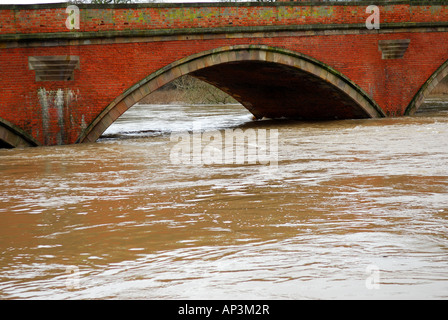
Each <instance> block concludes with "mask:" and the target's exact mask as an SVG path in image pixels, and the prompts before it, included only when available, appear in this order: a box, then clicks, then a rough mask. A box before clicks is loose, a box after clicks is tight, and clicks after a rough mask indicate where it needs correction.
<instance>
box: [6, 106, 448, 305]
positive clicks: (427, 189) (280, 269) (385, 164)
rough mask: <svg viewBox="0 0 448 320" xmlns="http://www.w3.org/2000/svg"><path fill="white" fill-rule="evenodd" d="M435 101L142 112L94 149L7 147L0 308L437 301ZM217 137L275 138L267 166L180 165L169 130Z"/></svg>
mask: <svg viewBox="0 0 448 320" xmlns="http://www.w3.org/2000/svg"><path fill="white" fill-rule="evenodd" d="M431 106H432V108H428V109H427V110H426V111H425V112H422V113H420V114H418V115H416V116H413V117H402V118H388V119H369V120H340V121H326V122H300V121H295V122H294V121H286V120H285V121H269V120H265V121H255V122H254V121H252V120H251V117H250V115H249V114H248V112H247V111H245V109H243V108H242V107H240V106H236V105H223V106H204V105H203V106H185V105H137V106H135V107H133V108H131V109H130V110H129V111H128V112H127V113H125V115H123V117H121V118H120V119H119V120H118V121H117V122H116V123H114V125H112V126H111V127H110V128H109V129H108V130H107V131H106V133H105V135H104V136H103V137H102V138H101V139H100V140H99V141H97V142H96V143H91V144H83V145H70V146H55V147H38V148H26V149H10V150H9V149H1V150H0V174H1V180H0V219H1V223H0V252H1V256H0V299H337V298H340V299H359V298H361V299H364V298H365V299H370V298H386V299H402V298H412V299H414V298H415V299H426V298H435V299H439V298H444V299H446V298H448V105H447V104H444V103H441V102H439V101H432V103H431V104H430V107H431ZM195 127H196V128H198V127H200V128H201V131H200V132H199V133H197V131H194V129H195ZM226 129H227V131H231V130H234V132H235V130H236V129H241V130H242V132H248V130H252V131H250V132H252V133H255V134H259V133H267V134H268V135H267V138H266V140H267V141H268V142H269V141H270V140H269V139H271V138H272V139H273V138H274V137H277V141H276V142H277V146H276V147H277V152H276V153H275V156H276V158H275V160H276V161H275V163H274V162H269V163H266V162H264V163H262V162H261V161H258V162H257V161H255V162H252V163H249V161H243V162H241V161H240V162H238V163H236V162H237V161H233V162H232V161H221V162H212V163H206V162H204V161H202V162H201V161H199V162H194V161H190V162H188V161H173V148H176V147H179V144H178V140H173V139H172V137H173V134H180V135H181V136H182V135H183V137H186V136H191V137H193V135H194V134H195V132H196V134H197V135H198V134H199V135H201V134H206V133H207V132H213V133H214V134H215V138H214V139H215V140H214V141H215V142H216V134H224V133H225V132H226ZM273 132H276V134H277V135H269V134H270V133H273ZM258 137H259V136H258ZM262 140H263V139H260V140H256V141H258V142H260V141H262ZM192 141H193V140H192ZM211 141H212V139H209V140H206V141H205V144H206V145H207V142H208V143H209V146H210V144H211ZM256 141H255V142H256ZM202 142H204V141H202ZM235 143H243V144H244V147H245V148H249V146H250V144H251V143H254V141H252V142H251V141H249V139H248V140H244V141H240V142H235ZM217 146H218V147H217ZM261 147H262V146H261ZM257 148H258V149H257ZM255 149H256V150H259V149H260V146H256V148H255ZM181 150H184V151H185V150H186V149H181ZM212 150H214V151H215V152H218V153H219V152H221V151H222V150H219V144H215V145H213V149H212ZM202 151H203V149H201V152H202ZM209 151H210V150H209ZM215 154H216V153H215ZM227 160H228V159H227ZM274 164H275V165H274Z"/></svg>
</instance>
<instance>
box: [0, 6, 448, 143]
mask: <svg viewBox="0 0 448 320" xmlns="http://www.w3.org/2000/svg"><path fill="white" fill-rule="evenodd" d="M371 4H375V5H377V7H378V8H379V14H380V20H379V21H380V28H379V29H368V28H367V27H366V19H367V18H368V17H369V16H371V15H372V13H373V12H372V13H371V12H370V11H369V12H366V8H367V7H368V6H369V5H371ZM69 14H71V15H70V18H73V19H68V17H69ZM76 14H77V12H76V11H71V10H68V11H67V4H52V5H48V4H47V5H32V6H13V5H9V6H8V5H3V6H0V145H1V146H6V147H11V146H12V147H15V146H37V145H56V144H71V143H81V142H89V141H95V140H96V139H97V138H99V137H100V136H101V134H102V133H103V132H104V131H105V130H106V128H107V127H108V126H109V125H110V124H112V123H113V122H114V121H115V120H116V119H117V118H118V117H119V116H120V115H121V114H123V112H125V111H126V110H127V109H128V108H130V107H131V106H132V105H134V104H135V103H136V102H138V101H139V100H140V99H142V98H143V97H145V96H146V95H148V94H150V93H151V92H153V91H155V90H157V89H158V88H160V87H162V86H163V85H164V84H166V83H168V82H170V81H172V80H174V79H176V78H177V77H179V76H181V75H185V74H190V75H192V76H195V77H197V78H199V79H202V80H205V81H207V82H209V83H211V84H213V85H215V86H216V87H218V88H220V89H222V90H224V91H225V92H227V93H229V94H230V95H232V96H233V97H235V98H236V99H237V100H238V101H240V102H241V103H242V104H243V105H244V106H245V107H246V108H247V109H248V110H249V111H250V112H251V113H253V114H254V116H255V117H257V118H260V117H264V116H265V117H271V118H275V117H293V118H301V119H334V118H372V117H385V116H402V115H409V114H412V113H413V112H415V110H417V109H418V107H419V106H420V105H421V103H422V101H423V99H424V98H425V96H426V95H427V94H428V93H429V92H430V91H431V90H432V89H433V88H434V87H435V86H436V85H437V84H438V83H439V82H440V81H441V80H442V79H443V78H444V77H445V75H446V74H448V3H447V2H446V1H369V2H332V3H328V2H327V3H322V2H321V3H316V2H314V3H311V2H310V3H304V2H296V3H284V2H277V3H238V4H235V3H209V4H191V3H190V4H144V5H143V4H132V5H115V6H113V5H112V6H94V5H79V26H78V25H77V21H78V20H77V19H75V17H76ZM66 22H71V25H70V24H68V23H67V24H68V26H69V27H79V29H72V30H70V29H68V28H67V24H66Z"/></svg>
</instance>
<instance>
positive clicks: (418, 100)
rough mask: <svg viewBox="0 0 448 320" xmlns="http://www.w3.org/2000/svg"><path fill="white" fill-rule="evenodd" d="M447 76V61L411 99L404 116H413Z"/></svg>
mask: <svg viewBox="0 0 448 320" xmlns="http://www.w3.org/2000/svg"><path fill="white" fill-rule="evenodd" d="M447 76H448V60H447V61H445V63H443V64H442V65H441V66H440V67H439V68H438V69H437V70H436V71H435V72H434V73H433V74H432V75H431V76H430V77H429V78H428V80H426V82H425V83H424V84H423V85H422V86H421V87H420V90H419V91H418V92H417V94H416V95H415V96H414V98H413V99H412V101H411V103H410V104H409V106H408V107H407V108H406V110H405V113H404V114H405V115H413V114H414V113H415V112H417V110H418V109H419V108H420V107H421V105H422V104H423V103H424V102H425V99H426V98H427V97H428V96H429V95H430V94H431V92H432V91H433V90H434V88H435V87H437V85H438V84H439V83H440V82H442V80H443V79H444V78H445V77H447Z"/></svg>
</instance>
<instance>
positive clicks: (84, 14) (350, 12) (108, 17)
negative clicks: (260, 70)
mask: <svg viewBox="0 0 448 320" xmlns="http://www.w3.org/2000/svg"><path fill="white" fill-rule="evenodd" d="M410 2H412V1H410ZM383 3H384V1H383ZM386 3H387V2H386ZM52 7H55V6H54V5H53V6H52ZM79 7H80V8H81V28H80V30H79V31H84V32H88V31H107V30H135V29H139V30H145V29H146V30H154V29H172V28H210V27H230V26H231V27H235V26H265V25H291V24H294V25H306V24H345V23H348V24H353V23H361V24H363V23H365V20H366V18H367V17H368V16H369V14H367V13H366V12H365V10H366V7H367V6H366V5H357V4H356V3H354V4H353V5H339V6H338V5H337V3H335V2H333V3H331V2H330V3H328V2H327V3H322V4H319V3H315V5H313V6H309V5H301V4H295V5H284V6H283V5H278V4H277V5H269V4H267V5H266V4H262V5H256V4H253V3H252V4H244V3H243V4H240V5H238V6H227V5H225V4H221V5H216V6H213V5H211V6H200V7H195V6H193V5H191V4H190V5H184V7H173V6H170V5H168V6H166V5H165V6H157V5H154V6H153V7H138V6H134V7H132V6H129V8H119V7H117V8H114V9H108V8H105V9H104V8H103V9H98V8H97V9H91V8H90V9H89V7H88V6H87V7H86V6H82V5H80V6H79ZM4 8H11V9H3V10H2V9H1V6H0V34H15V33H42V32H44V33H46V32H70V31H69V30H67V28H66V27H65V20H66V19H67V16H68V15H67V13H66V12H65V10H66V7H65V6H61V7H60V8H53V9H40V10H32V9H30V10H24V9H20V10H19V9H17V8H18V7H15V8H16V9H12V7H10V6H4ZM379 8H380V11H381V22H382V23H400V22H444V21H448V4H445V5H438V6H430V5H409V4H398V5H397V4H391V5H387V4H383V5H379Z"/></svg>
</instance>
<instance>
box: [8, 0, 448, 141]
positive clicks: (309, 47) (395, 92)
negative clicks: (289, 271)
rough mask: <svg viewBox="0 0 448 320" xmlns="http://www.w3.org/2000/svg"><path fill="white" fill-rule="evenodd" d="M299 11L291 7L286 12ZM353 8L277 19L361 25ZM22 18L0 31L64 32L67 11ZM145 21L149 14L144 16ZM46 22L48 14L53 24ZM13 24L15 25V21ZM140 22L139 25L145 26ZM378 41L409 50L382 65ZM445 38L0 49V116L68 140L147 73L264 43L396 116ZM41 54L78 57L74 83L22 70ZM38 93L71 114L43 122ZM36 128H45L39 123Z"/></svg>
mask: <svg viewBox="0 0 448 320" xmlns="http://www.w3.org/2000/svg"><path fill="white" fill-rule="evenodd" d="M447 7H448V6H446V7H440V8H439V9H437V10H439V11H438V12H441V14H442V15H441V16H435V17H434V16H433V19H435V20H437V19H439V20H440V21H444V20H443V19H445V20H447V19H448V9H447ZM266 8H268V7H243V8H238V10H241V12H244V14H242V15H241V17H243V16H246V15H249V14H248V13H246V12H248V11H250V10H261V9H266ZM299 8H300V7H291V10H298V9H299ZM221 9H228V10H236V9H237V8H234V7H222V8H221ZM354 9H356V10H365V8H361V7H353V8H352V7H350V6H342V7H334V8H333V12H338V13H334V14H333V16H332V18H331V19H330V18H328V17H318V16H310V17H305V18H300V17H296V18H295V19H296V20H294V22H291V21H288V22H284V21H282V23H304V22H305V21H304V20H306V21H308V22H310V21H313V22H316V23H317V22H318V21H326V22H327V23H330V22H331V23H347V22H351V23H364V21H365V17H366V16H368V15H367V14H366V15H364V16H360V15H357V14H352V13H347V12H349V11H350V10H354ZM124 10H125V9H120V10H117V11H116V12H115V13H114V14H115V15H116V16H120V14H122V13H123V12H124ZM144 10H148V11H151V10H156V11H157V10H158V9H156V8H146V9H144ZM163 10H168V9H163ZM433 10H435V9H433ZM429 11H431V10H430V9H427V8H426V7H418V8H413V9H412V15H413V17H418V19H419V21H426V20H429V15H428V12H429ZM14 12H15V16H14V18H12V17H10V18H8V19H12V20H13V21H12V20H11V21H10V20H4V19H5V16H8V15H11V16H12V15H13V13H14ZM138 12H139V11H138ZM138 12H137V11H136V12H134V13H133V14H136V13H138ZM28 14H30V15H29V16H28V18H27V19H26V18H24V17H25V12H22V11H17V10H15V11H14V10H0V21H1V24H2V27H1V31H0V33H7V32H37V31H36V30H38V31H44V30H45V32H54V31H58V32H59V31H61V32H62V31H66V30H64V28H65V27H64V24H63V23H64V22H63V21H65V17H66V14H65V11H64V10H63V9H53V10H50V9H45V10H30V11H29V12H28ZM409 14H410V11H409V6H404V5H402V6H393V8H392V9H391V8H389V11H387V12H385V13H384V14H383V13H382V19H386V18H387V19H390V20H388V22H389V21H409ZM41 15H42V16H41ZM151 16H152V17H154V16H156V15H153V14H151ZM49 17H54V19H50V18H49ZM335 17H337V18H335ZM117 19H118V18H117ZM232 19H233V22H234V23H235V24H239V25H243V24H246V23H248V21H250V23H254V24H255V23H261V24H262V23H268V21H267V20H265V21H256V18H255V14H254V16H253V20H248V21H246V20H245V19H237V16H234V17H233V18H232ZM301 19H302V20H301ZM322 19H323V20H322ZM326 19H329V20H326ZM19 21H21V22H20V23H19ZM39 21H40V22H39ZM122 21H124V20H115V23H116V25H115V26H113V25H112V24H110V25H101V24H100V22H99V21H97V20H95V21H93V20H92V21H91V22H90V23H82V22H81V26H82V28H83V29H82V30H94V29H96V28H98V29H107V30H111V29H116V28H119V26H121V25H122ZM151 21H153V22H152V23H153V24H152V26H155V27H165V28H166V27H176V28H177V27H187V26H198V25H201V24H204V23H205V22H204V21H201V20H200V19H199V20H197V21H191V22H188V23H187V22H182V23H185V25H184V24H173V25H170V26H167V25H166V24H165V25H163V21H162V20H161V19H154V20H152V19H151ZM382 21H385V20H382ZM215 22H216V25H220V24H226V23H228V22H225V21H221V19H216V18H215ZM279 23H280V22H279ZM61 24H62V27H61ZM144 25H145V26H146V24H144ZM37 26H39V27H37ZM35 27H36V28H37V29H35ZM128 27H132V26H128ZM146 27H148V28H149V27H150V26H149V25H148V26H146ZM383 39H384V40H390V39H410V40H411V45H410V47H409V48H408V50H407V52H406V53H405V56H404V57H403V58H402V59H396V60H382V59H381V53H380V52H379V50H378V40H383ZM447 40H448V34H447V33H446V32H415V33H411V32H409V33H395V34H387V33H386V34H378V33H370V34H358V35H356V34H346V35H343V34H339V35H331V36H327V35H315V36H302V37H296V36H284V37H272V38H235V39H225V38H222V39H211V40H179V41H174V40H171V41H158V42H146V43H127V44H124V43H119V44H107V45H106V44H95V45H79V46H75V45H74V46H49V47H26V48H10V49H6V48H2V47H1V46H0V90H1V93H0V117H1V118H3V119H6V120H8V121H10V122H12V123H14V124H15V125H17V126H19V127H20V128H22V129H23V130H25V131H26V132H28V133H29V134H31V135H32V136H33V137H35V138H36V139H37V140H38V141H40V142H41V143H42V144H50V145H51V144H58V143H74V142H75V141H76V140H77V138H78V137H79V135H80V133H81V131H82V129H83V128H84V127H85V126H86V125H88V124H89V123H91V122H92V121H93V120H94V119H95V118H96V117H97V116H98V114H99V113H100V112H101V111H102V110H103V109H104V108H105V107H107V106H108V105H109V104H110V103H111V102H112V101H113V100H114V99H115V98H116V97H117V96H119V95H120V94H121V93H123V91H125V90H126V89H128V88H129V87H131V86H132V85H134V84H135V83H137V82H138V81H140V80H142V79H143V78H145V77H147V76H148V75H149V74H151V73H153V72H155V71H156V70H158V69H160V68H162V67H164V66H166V65H167V64H169V63H171V62H174V61H176V60H178V59H181V58H184V57H186V56H189V55H191V54H194V53H198V52H201V51H205V50H210V49H214V48H219V47H222V46H229V45H237V44H264V45H269V46H273V47H281V48H286V49H289V50H293V51H296V52H300V53H303V54H306V55H309V56H311V57H313V58H315V59H317V60H319V61H322V62H324V63H326V64H328V65H330V66H331V67H333V68H335V69H336V70H338V71H339V72H341V73H343V74H344V75H345V76H347V77H348V78H349V79H351V80H352V81H353V82H355V83H356V84H357V85H359V86H360V87H361V88H362V89H363V90H364V91H365V92H366V93H367V94H369V95H370V96H371V97H373V99H374V100H375V101H376V103H377V104H378V105H379V106H380V107H381V108H382V109H383V110H384V111H385V112H386V113H387V114H388V115H402V114H403V112H404V110H405V108H406V107H407V105H408V104H409V102H410V101H411V100H412V98H413V97H414V95H415V94H416V93H417V91H418V90H419V88H420V87H421V85H422V84H423V83H424V82H425V81H426V80H427V79H428V77H430V76H431V74H433V72H434V71H435V70H436V69H437V68H438V67H439V66H440V65H442V63H444V62H445V61H446V60H447V58H448V41H447ZM0 45H1V43H0ZM41 55H76V56H79V57H80V65H81V69H79V70H78V69H75V80H74V81H45V82H36V81H35V73H34V71H32V70H29V67H28V57H29V56H41ZM255 76H256V75H255ZM40 88H45V89H46V90H48V91H53V92H55V91H57V90H58V89H61V90H63V91H64V90H70V91H71V92H72V99H71V101H70V102H69V105H70V110H64V114H63V123H61V116H60V114H58V112H59V111H58V110H57V109H56V108H55V107H52V106H51V105H50V106H49V109H48V118H47V119H46V120H45V119H43V117H44V116H43V112H42V106H41V103H40V101H39V96H38V90H39V89H40ZM45 121H46V122H45ZM43 123H46V126H45V125H44V124H43Z"/></svg>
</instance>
